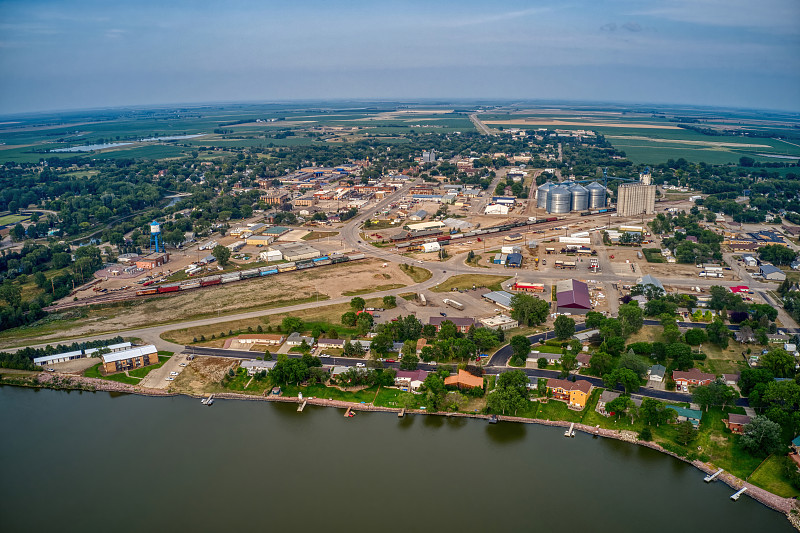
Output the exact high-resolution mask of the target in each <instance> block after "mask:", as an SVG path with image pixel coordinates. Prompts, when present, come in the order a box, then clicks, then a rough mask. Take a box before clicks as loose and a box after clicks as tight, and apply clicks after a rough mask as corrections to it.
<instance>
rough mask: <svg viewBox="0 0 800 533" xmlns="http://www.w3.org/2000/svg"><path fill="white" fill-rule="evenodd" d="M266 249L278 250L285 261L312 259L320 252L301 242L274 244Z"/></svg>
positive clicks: (318, 255)
mask: <svg viewBox="0 0 800 533" xmlns="http://www.w3.org/2000/svg"><path fill="white" fill-rule="evenodd" d="M268 251H272V252H276V251H277V252H280V253H281V254H282V255H283V259H286V260H287V261H302V260H303V259H313V258H315V257H320V256H321V255H322V254H321V253H320V251H319V250H317V249H316V248H313V247H311V246H309V245H307V244H302V243H287V244H274V245H272V246H270V247H269V250H268Z"/></svg>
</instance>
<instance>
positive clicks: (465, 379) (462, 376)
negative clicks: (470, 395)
mask: <svg viewBox="0 0 800 533" xmlns="http://www.w3.org/2000/svg"><path fill="white" fill-rule="evenodd" d="M444 384H445V385H453V386H456V387H458V388H459V389H463V388H467V389H472V388H477V387H483V378H481V377H478V376H473V375H472V374H470V373H469V372H467V371H466V370H459V371H458V374H456V375H455V376H447V377H446V378H444Z"/></svg>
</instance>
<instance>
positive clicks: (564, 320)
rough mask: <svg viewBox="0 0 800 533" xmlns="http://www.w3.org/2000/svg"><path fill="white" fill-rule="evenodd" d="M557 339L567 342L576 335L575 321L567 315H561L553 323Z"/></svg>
mask: <svg viewBox="0 0 800 533" xmlns="http://www.w3.org/2000/svg"><path fill="white" fill-rule="evenodd" d="M553 329H554V330H555V334H556V338H557V339H559V340H566V339H569V338H570V337H572V335H574V334H575V321H574V320H573V319H571V318H570V317H568V316H567V315H559V316H558V317H557V318H556V320H555V322H554V323H553Z"/></svg>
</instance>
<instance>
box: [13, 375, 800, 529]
mask: <svg viewBox="0 0 800 533" xmlns="http://www.w3.org/2000/svg"><path fill="white" fill-rule="evenodd" d="M342 413H343V411H341V410H336V409H325V408H315V407H311V406H309V407H306V409H305V412H303V413H297V412H296V406H295V405H282V404H268V403H262V402H243V401H239V402H236V401H218V402H216V403H215V404H214V406H213V407H210V408H209V407H205V406H203V405H201V404H200V401H199V400H195V399H190V398H184V397H175V398H144V397H138V396H128V395H117V396H114V395H111V394H108V393H78V392H71V393H66V392H58V391H50V390H32V389H22V388H15V387H0V428H2V434H3V438H2V443H3V453H2V455H0V524H2V526H0V529H2V531H6V532H16V531H120V532H121V531H239V530H252V531H266V530H273V531H283V532H286V531H348V532H353V531H371V532H382V531H431V530H438V531H482V532H486V531H548V530H551V531H556V530H563V528H564V527H565V526H566V527H569V528H570V529H571V530H573V531H580V532H582V533H590V532H597V531H617V532H619V531H646V532H647V533H656V532H662V531H663V532H671V533H674V532H676V531H677V532H681V533H684V532H687V531H703V532H706V533H708V532H715V531H725V532H726V533H729V532H736V531H745V532H748V533H753V532H772V531H793V529H792V528H791V527H790V526H789V523H788V521H787V520H786V519H785V517H784V516H783V515H781V514H779V513H776V512H774V511H771V510H769V509H767V508H766V507H763V506H761V505H760V504H758V503H756V502H754V501H752V500H751V499H749V498H747V497H743V498H742V499H741V500H739V501H738V502H736V503H734V502H731V501H730V500H729V499H728V498H729V496H730V495H731V494H732V492H733V491H732V490H731V489H729V488H728V487H727V486H725V485H722V484H721V483H713V484H710V485H707V484H705V483H703V481H702V478H703V474H701V473H700V472H699V471H698V470H695V469H694V468H692V467H690V466H688V465H686V464H684V463H682V462H680V461H677V460H675V459H672V458H671V457H668V456H665V455H662V454H659V453H657V452H655V451H653V450H649V449H646V448H642V447H639V446H634V445H631V444H626V443H623V442H619V441H614V440H607V439H599V438H593V437H591V436H588V435H583V434H581V433H578V434H577V436H576V437H575V438H573V439H566V438H564V436H563V431H564V430H563V429H558V428H548V427H542V426H533V425H521V424H510V423H500V424H497V425H488V424H487V423H486V422H483V421H476V420H449V419H445V418H441V417H432V416H410V417H406V418H405V419H398V418H397V417H396V416H394V415H392V414H385V413H359V414H358V415H357V416H356V417H355V418H352V419H345V418H343V417H342Z"/></svg>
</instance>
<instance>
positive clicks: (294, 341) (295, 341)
mask: <svg viewBox="0 0 800 533" xmlns="http://www.w3.org/2000/svg"><path fill="white" fill-rule="evenodd" d="M303 341H306V344H308V345H309V346H314V337H304V336H303V335H300V334H299V333H297V332H296V331H295V332H293V333H292V334H291V335H289V337H288V338H287V339H286V344H288V345H289V346H300V345H301V344H303Z"/></svg>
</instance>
